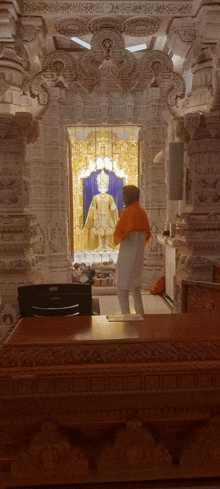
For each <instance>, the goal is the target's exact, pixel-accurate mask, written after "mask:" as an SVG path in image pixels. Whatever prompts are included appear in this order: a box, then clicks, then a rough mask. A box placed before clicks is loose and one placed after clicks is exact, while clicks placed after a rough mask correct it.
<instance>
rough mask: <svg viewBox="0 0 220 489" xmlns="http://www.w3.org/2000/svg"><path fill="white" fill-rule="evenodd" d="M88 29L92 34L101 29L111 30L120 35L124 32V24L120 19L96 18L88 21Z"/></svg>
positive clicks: (109, 17) (111, 17)
mask: <svg viewBox="0 0 220 489" xmlns="http://www.w3.org/2000/svg"><path fill="white" fill-rule="evenodd" d="M89 29H90V32H92V33H93V34H96V33H97V32H99V31H101V30H102V29H111V30H114V31H117V32H121V33H122V32H124V30H125V23H124V21H123V20H122V19H119V18H117V17H113V16H108V17H107V16H105V17H101V18H100V17H96V18H94V19H92V20H91V21H90V23H89Z"/></svg>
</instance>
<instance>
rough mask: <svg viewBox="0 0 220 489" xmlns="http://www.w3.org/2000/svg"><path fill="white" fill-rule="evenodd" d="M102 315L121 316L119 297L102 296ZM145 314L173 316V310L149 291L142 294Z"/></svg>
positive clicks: (100, 300)
mask: <svg viewBox="0 0 220 489" xmlns="http://www.w3.org/2000/svg"><path fill="white" fill-rule="evenodd" d="M96 297H99V304H100V314H101V315H102V316H105V315H108V314H121V311H120V306H119V302H118V297H117V295H100V296H96ZM142 299H143V304H144V313H145V314H171V309H170V308H169V307H168V305H167V304H166V303H165V301H164V300H163V299H162V297H160V296H159V295H152V294H150V292H148V291H143V292H142ZM130 309H131V311H130V312H131V314H134V313H135V310H134V303H133V297H132V295H130Z"/></svg>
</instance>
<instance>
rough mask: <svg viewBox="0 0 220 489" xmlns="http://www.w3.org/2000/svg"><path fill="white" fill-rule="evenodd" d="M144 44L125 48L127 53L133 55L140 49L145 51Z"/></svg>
mask: <svg viewBox="0 0 220 489" xmlns="http://www.w3.org/2000/svg"><path fill="white" fill-rule="evenodd" d="M146 47H147V45H146V44H137V45H136V46H131V47H130V48H126V49H127V51H130V52H131V53H134V52H135V51H141V50H142V49H146Z"/></svg>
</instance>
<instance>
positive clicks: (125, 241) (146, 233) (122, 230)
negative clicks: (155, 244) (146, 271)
mask: <svg viewBox="0 0 220 489" xmlns="http://www.w3.org/2000/svg"><path fill="white" fill-rule="evenodd" d="M139 197H140V191H139V189H138V187H136V186H135V185H126V186H124V187H123V189H122V202H123V204H124V210H123V211H121V212H120V213H119V218H120V219H119V221H118V223H117V226H116V228H115V232H114V242H115V245H117V244H119V243H120V248H119V254H118V261H117V294H118V299H119V304H120V307H121V312H122V314H130V308H129V290H131V292H132V295H133V298H134V307H135V311H136V314H144V308H143V302H142V297H141V275H142V267H143V262H144V247H145V245H146V244H147V243H148V242H149V240H150V236H151V233H150V227H149V222H148V218H147V215H146V213H145V211H144V210H143V209H142V208H141V207H140V205H139Z"/></svg>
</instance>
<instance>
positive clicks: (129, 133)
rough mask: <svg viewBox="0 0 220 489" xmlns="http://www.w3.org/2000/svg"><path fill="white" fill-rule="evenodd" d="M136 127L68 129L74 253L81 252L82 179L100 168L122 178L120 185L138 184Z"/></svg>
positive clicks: (137, 132) (137, 129)
mask: <svg viewBox="0 0 220 489" xmlns="http://www.w3.org/2000/svg"><path fill="white" fill-rule="evenodd" d="M139 130H140V128H139V127H137V126H119V127H72V128H69V129H68V132H69V139H70V149H71V156H70V158H71V165H70V167H71V172H72V175H71V177H72V185H71V186H72V194H73V198H72V206H73V209H72V213H73V228H74V233H73V236H74V238H73V239H74V252H77V253H79V252H81V251H82V229H83V179H84V178H87V177H89V176H90V174H91V172H93V171H97V170H99V169H100V170H101V169H102V168H103V169H104V170H105V169H107V170H110V171H113V172H114V173H115V175H116V176H117V177H120V178H123V185H138V137H139Z"/></svg>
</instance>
